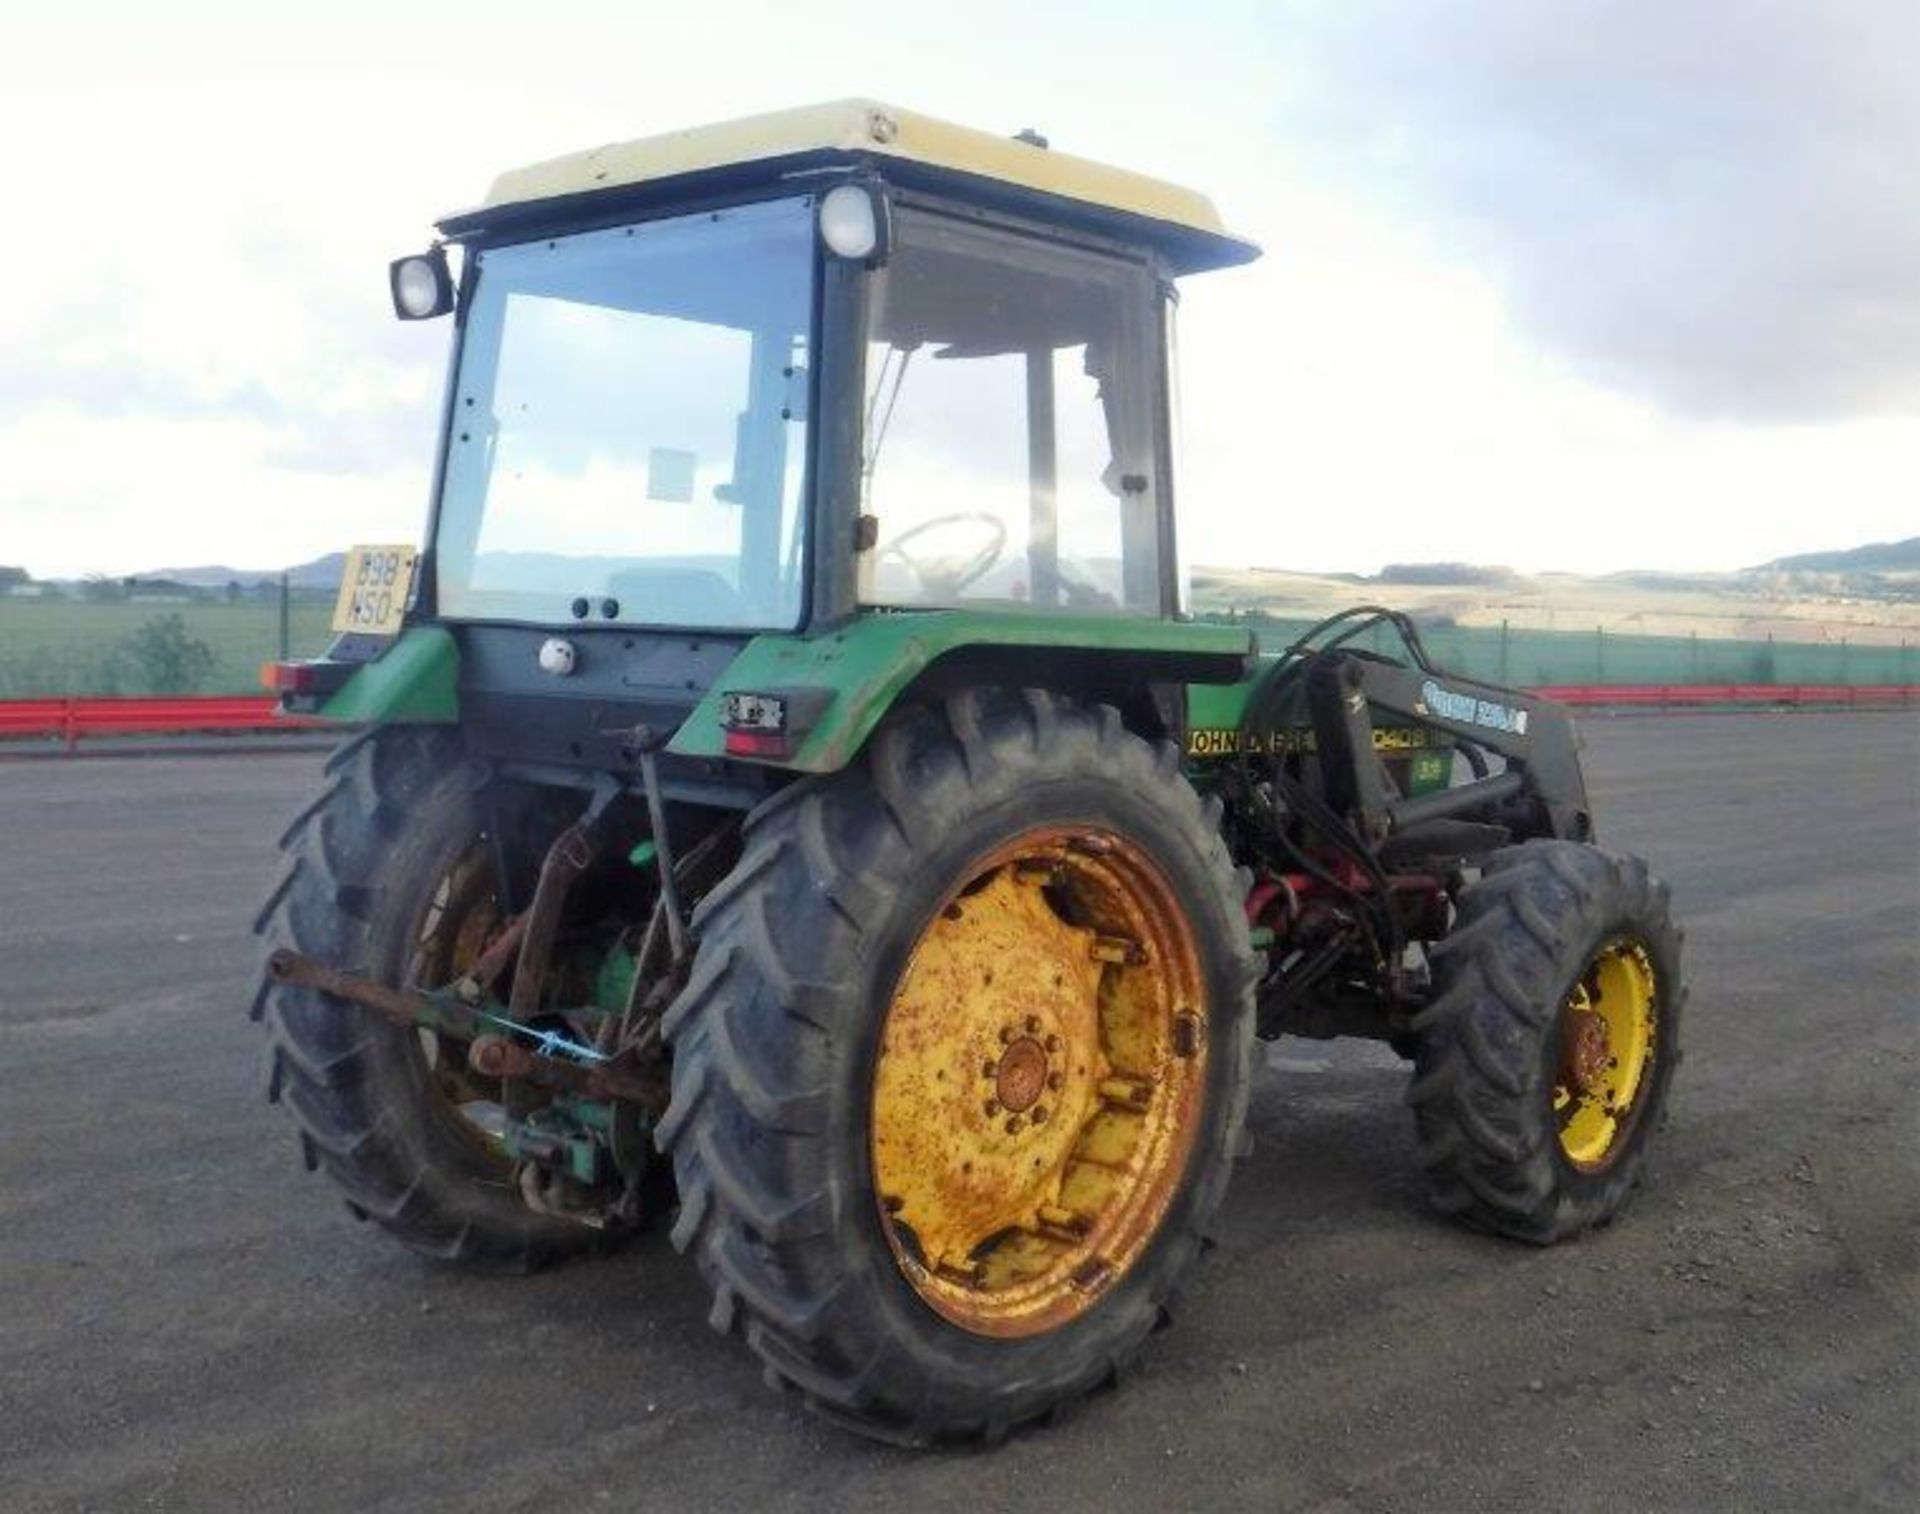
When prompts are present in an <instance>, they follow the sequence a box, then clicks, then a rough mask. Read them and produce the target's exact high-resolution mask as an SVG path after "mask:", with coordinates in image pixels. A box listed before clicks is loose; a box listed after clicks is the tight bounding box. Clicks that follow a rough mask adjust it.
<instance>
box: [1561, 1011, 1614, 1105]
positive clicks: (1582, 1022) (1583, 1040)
mask: <svg viewBox="0 0 1920 1514" xmlns="http://www.w3.org/2000/svg"><path fill="white" fill-rule="evenodd" d="M1561 1055H1562V1061H1561V1068H1560V1077H1561V1079H1562V1081H1563V1082H1565V1083H1566V1084H1567V1085H1568V1086H1569V1087H1571V1088H1572V1089H1574V1090H1575V1091H1576V1092H1578V1093H1592V1092H1593V1090H1594V1089H1595V1088H1597V1087H1598V1086H1599V1084H1600V1080H1601V1078H1603V1077H1604V1076H1605V1075H1606V1072H1607V1064H1608V1062H1609V1061H1610V1060H1611V1057H1612V1053H1611V1052H1610V1050H1609V1048H1608V1045H1607V1022H1606V1020H1605V1019H1604V1018H1603V1017H1602V1016H1600V1015H1598V1014H1595V1013H1594V1012H1593V1011H1592V1010H1590V1009H1570V1010H1568V1011H1567V1023H1566V1027H1565V1029H1564V1031H1563V1033H1562V1045H1561Z"/></svg>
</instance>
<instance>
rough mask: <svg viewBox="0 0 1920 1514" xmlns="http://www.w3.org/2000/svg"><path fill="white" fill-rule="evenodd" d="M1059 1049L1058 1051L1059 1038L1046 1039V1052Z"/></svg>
mask: <svg viewBox="0 0 1920 1514" xmlns="http://www.w3.org/2000/svg"><path fill="white" fill-rule="evenodd" d="M1059 1049H1060V1038H1059V1037H1058V1036H1048V1037H1047V1050H1048V1051H1058V1050H1059Z"/></svg>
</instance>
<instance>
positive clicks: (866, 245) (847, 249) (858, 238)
mask: <svg viewBox="0 0 1920 1514" xmlns="http://www.w3.org/2000/svg"><path fill="white" fill-rule="evenodd" d="M820 240H821V241H823V242H825V243H826V244H827V248H828V250H829V251H831V252H833V253H835V254H837V255H838V256H840V257H843V258H870V257H872V256H873V250H874V248H876V247H878V246H879V245H880V221H879V217H878V215H877V214H876V212H875V209H874V204H873V196H872V195H871V194H870V193H868V192H867V190H866V189H864V188H863V187H862V186H860V185H858V184H840V185H836V186H835V187H834V188H832V189H829V190H828V191H827V192H826V193H825V194H824V195H822V196H821V198H820Z"/></svg>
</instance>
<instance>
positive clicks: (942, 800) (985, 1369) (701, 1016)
mask: <svg viewBox="0 0 1920 1514" xmlns="http://www.w3.org/2000/svg"><path fill="white" fill-rule="evenodd" d="M1243 893H1244V888H1243V886H1242V884H1241V883H1240V881H1239V880H1238V879H1237V878H1236V875H1235V872H1234V868H1233V865H1232V863H1231V862H1230V860H1229V858H1228V855H1227V852H1226V848H1225V846H1224V843H1223V841H1222V839H1221V835H1220V831H1219V825H1218V815H1217V813H1216V812H1214V811H1213V810H1211V809H1210V808H1209V807H1208V806H1207V805H1205V804H1203V803H1202V801H1201V800H1200V798H1199V796H1198V795H1197V794H1195V792H1194V791H1193V789H1192V788H1191V787H1190V786H1189V785H1188V784H1187V782H1186V781H1185V779H1184V778H1183V777H1182V776H1181V773H1180V768H1179V760H1178V755H1177V753H1176V751H1175V749H1174V748H1173V747H1172V746H1170V745H1163V746H1161V747H1160V748H1158V749H1156V748H1155V747H1153V746H1151V745H1149V744H1148V743H1147V742H1145V741H1143V740H1142V739H1141V738H1139V737H1138V736H1135V735H1133V734H1131V733H1130V732H1128V731H1127V730H1126V729H1125V728H1124V727H1123V726H1122V724H1121V722H1120V719H1119V717H1118V715H1117V714H1116V713H1115V712H1114V711H1113V710H1111V709H1107V708H1101V709H1097V710H1095V709H1086V708H1082V707H1080V706H1077V705H1074V704H1071V703H1069V702H1067V701H1065V700H1062V699H1059V698H1057V697H1054V696H1052V695H1048V694H1044V693H1034V692H1028V693H1025V694H1018V693H1014V692H1012V691H1004V692H1003V691H992V692H970V693H966V694H962V695H960V696H957V697H956V698H954V699H953V700H952V701H951V702H950V703H949V704H948V705H947V706H946V707H945V708H944V709H943V710H934V711H922V712H917V713H915V714H912V715H910V716H907V717H906V718H904V719H902V720H900V721H898V722H896V723H894V724H893V725H892V726H890V727H889V728H886V729H883V730H882V731H881V732H880V733H879V734H878V735H877V736H876V738H875V739H874V741H873V743H872V744H871V747H870V750H869V753H868V755H867V757H866V759H865V760H864V761H863V762H862V763H861V764H860V765H859V766H858V767H857V768H854V769H851V770H849V771H847V772H845V773H842V774H840V775H837V776H835V777H833V778H830V779H826V780H815V781H805V782H802V783H800V784H797V785H795V786H794V787H792V788H789V789H787V790H785V791H784V792H783V793H782V794H780V795H779V796H777V797H776V798H774V799H773V800H771V801H769V802H768V803H767V804H766V805H764V806H763V807H762V808H761V809H760V810H759V811H757V812H756V813H755V814H754V815H753V816H752V817H750V819H749V820H748V822H747V829H746V838H745V849H744V852H743V855H742V857H741V860H740V863H739V865H738V867H737V868H736V869H735V871H734V873H733V874H732V876H731V877H730V878H729V879H727V880H726V881H725V882H723V883H722V884H721V885H720V886H719V887H718V888H716V889H715V890H714V891H713V892H712V893H711V894H710V895H709V896H708V897H707V899H706V901H705V902H704V903H703V905H702V906H701V910H700V914H699V916H698V919H697V924H698V926H699V928H700V931H701V944H700V949H699V955H698V957H697V959H696V961H695V964H694V968H693V972H692V976H691V978H690V980H689V983H688V986H687V988H686V990H685V992H684V993H683V994H682V995H681V997H680V998H679V999H678V1000H677V1001H676V1003H675V1004H674V1006H673V1008H672V1009H671V1010H670V1011H669V1014H668V1016H667V1020H666V1025H665V1029H666V1033H667V1035H668V1036H669V1038H670V1039H671V1041H672V1044H673V1051H674V1061H673V1101H672V1104H671V1106H670V1108H669V1109H668V1112H667V1115H666V1117H665V1119H664V1120H663V1121H662V1123H661V1126H660V1130H659V1135H660V1140H661V1143H662V1145H663V1146H664V1147H665V1148H666V1149H668V1150H670V1151H671V1153H672V1155H673V1159H674V1167H675V1173H676V1176H677V1178H678V1181H679V1188H680V1196H681V1212H680V1216H679V1220H678V1222H677V1224H676V1226H675V1228H674V1239H675V1242H676V1244H678V1245H679V1246H680V1247H681V1248H682V1249H684V1250H690V1251H692V1252H693V1254H694V1255H695V1257H696V1258H697V1260H698V1262H699V1264H700V1267H701V1269H702V1271H703V1273H704V1274H705V1276H706V1278H707V1280H708V1282H709V1283H710V1285H711V1286H712V1288H713V1290H714V1308H713V1316H712V1317H713V1321H714V1323H715V1324H716V1325H717V1326H718V1327H719V1328H721V1329H723V1330H727V1331H732V1332H737V1333H739V1334H742V1335H744V1336H745V1338H746V1340H747V1343H748V1344H749V1346H751V1347H752V1349H753V1350H754V1351H755V1352H756V1353H757V1354H758V1355H759V1356H760V1358H761V1360H762V1361H763V1362H764V1363H765V1365H766V1367H767V1369H768V1375H769V1378H770V1379H771V1380H772V1381H773V1382H775V1383H776V1384H779V1385H784V1386H789V1387H792V1388H795V1389H797V1390H798V1391H799V1392H800V1393H801V1394H802V1395H803V1397H804V1398H805V1400H806V1402H807V1403H808V1405H809V1406H810V1407H812V1408H814V1409H816V1410H817V1411H819V1412H821V1413H823V1414H825V1415H827V1416H828V1417H830V1418H834V1419H837V1420H839V1421H841V1422H843V1423H846V1424H848V1425H849V1426H851V1427H852V1428H854V1429H857V1430H859V1431H861V1432H863V1433H866V1434H869V1435H874V1436H878V1437H880V1438H884V1439H890V1440H897V1441H902V1442H907V1443H913V1444H924V1443H927V1442H930V1441H935V1440H953V1439H976V1438H984V1439H987V1440H994V1439H998V1438H999V1437H1000V1436H1002V1435H1004V1434H1005V1433H1007V1432H1008V1431H1009V1430H1011V1429H1013V1428H1016V1427H1017V1426H1019V1425H1021V1424H1022V1423H1024V1422H1026V1421H1029V1420H1032V1419H1034V1418H1036V1417H1037V1416H1040V1415H1042V1414H1045V1413H1048V1412H1049V1411H1051V1410H1054V1409H1055V1408H1057V1407H1059V1406H1061V1405H1062V1404H1064V1403H1066V1402H1068V1401H1071V1400H1073V1399H1076V1398H1078V1397H1079V1396H1080V1395H1082V1394H1084V1393H1086V1392H1087V1391H1089V1390H1090V1389H1092V1388H1094V1387H1096V1386H1098V1385H1100V1384H1101V1383H1103V1382H1106V1381H1108V1380H1110V1379H1112V1378H1113V1377H1114V1376H1115V1375H1116V1374H1117V1373H1118V1372H1119V1370H1120V1369H1121V1367H1122V1366H1123V1365H1124V1364H1125V1363H1126V1362H1127V1361H1128V1359H1129V1358H1130V1357H1131V1356H1132V1355H1133V1353H1134V1352H1135V1351H1136V1350H1137V1349H1138V1348H1139V1346H1140V1345H1141V1343H1142V1342H1143V1341H1144V1340H1145V1338H1146V1336H1147V1335H1148V1333H1149V1332H1150V1331H1152V1330H1153V1328H1154V1327H1155V1326H1156V1325H1157V1324H1159V1323H1161V1322H1162V1321H1163V1320H1164V1319H1165V1318H1166V1317H1167V1313H1168V1309H1169V1307H1170V1303H1171V1299H1172V1296H1173V1292H1174V1289H1175V1287H1176V1286H1177V1285H1178V1283H1179V1282H1180V1280H1181V1278H1182V1277H1183V1275H1184V1274H1185V1273H1186V1272H1187V1270H1188V1268H1189V1266H1190V1265H1191V1264H1192V1263H1193V1261H1194V1260H1195V1259H1196V1257H1197V1256H1198V1254H1199V1252H1200V1250H1201V1248H1202V1242H1203V1240H1204V1238H1205V1236H1206V1233H1207V1228H1208V1226H1209V1224H1210V1223H1211V1221H1212V1219H1213V1216H1214V1213H1215V1211H1216V1210H1217V1209H1218V1207H1219V1204H1220V1201H1221V1198H1222V1195H1223V1194H1224V1191H1225V1187H1226V1180H1227V1174H1228V1168H1229V1165H1230V1163H1229V1158H1230V1157H1231V1156H1232V1155H1233V1154H1234V1153H1235V1150H1236V1148H1237V1146H1238V1145H1239V1144H1240V1142H1241V1140H1242V1132H1243V1129H1244V1123H1245V1115H1246V1102H1247V1092H1248V1084H1249V1078H1250V1068H1251V1050H1252V1039H1251V1038H1252V1028H1253V1020H1252V997H1251V990H1252V985H1253V981H1254V976H1255V967H1254V962H1253V958H1252V953H1251V950H1250V948H1249V945H1248V932H1247V929H1246V922H1245V917H1244V915H1243V913H1242V908H1241V899H1242V896H1243Z"/></svg>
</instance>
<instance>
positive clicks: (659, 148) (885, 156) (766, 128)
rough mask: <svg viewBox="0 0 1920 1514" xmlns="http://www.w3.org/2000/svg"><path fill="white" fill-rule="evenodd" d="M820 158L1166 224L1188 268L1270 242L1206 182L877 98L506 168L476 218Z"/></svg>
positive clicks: (1251, 252) (1254, 251)
mask: <svg viewBox="0 0 1920 1514" xmlns="http://www.w3.org/2000/svg"><path fill="white" fill-rule="evenodd" d="M817 155H826V156H830V157H831V156H845V157H859V156H870V157H872V158H874V159H876V160H882V162H883V167H882V172H883V173H884V160H898V161H900V162H902V163H908V164H915V165H919V166H920V167H922V168H926V169H932V170H935V171H936V172H938V171H944V172H947V173H951V174H956V175H966V176H970V177H972V178H974V179H982V180H987V181H991V182H992V183H993V184H997V185H1004V186H1010V187H1011V188H1013V189H1015V190H1024V191H1027V192H1030V193H1033V194H1038V195H1045V196H1050V197H1053V198H1055V199H1059V200H1065V201H1069V202H1074V203H1077V204H1079V205H1083V206H1087V207H1091V208H1093V209H1094V210H1096V211H1105V212H1109V213H1117V214H1118V215H1120V216H1124V217H1127V218H1130V219H1138V220H1141V221H1146V222H1153V223H1158V224H1159V225H1160V226H1164V227H1166V228H1167V229H1168V230H1169V231H1170V232H1171V233H1172V234H1173V239H1174V240H1175V241H1176V242H1177V243H1179V244H1180V245H1181V246H1182V247H1183V248H1184V249H1186V252H1187V255H1186V256H1183V257H1180V258H1179V259H1178V260H1177V261H1178V262H1180V263H1182V264H1184V265H1185V267H1186V269H1197V268H1204V267H1222V266H1226V265H1228V264H1233V263H1243V262H1247V261H1248V260H1250V259H1252V258H1255V257H1257V256H1259V248H1258V247H1256V246H1255V245H1254V244H1253V243H1251V242H1248V241H1246V240H1244V239H1242V238H1239V237H1235V236H1233V235H1232V234H1231V233H1230V232H1229V231H1228V230H1227V229H1226V226H1225V225H1224V223H1223V222H1222V221H1221V219H1220V213H1219V212H1218V211H1217V210H1216V209H1215V208H1214V205H1213V202H1212V201H1211V200H1210V199H1208V198H1207V197H1206V196H1205V195H1203V194H1200V193H1198V192H1197V191H1195V190H1191V189H1185V188H1182V187H1181V186H1180V185H1177V184H1170V183H1167V182H1166V181H1164V180H1161V179H1152V178H1148V177H1147V176H1146V175H1144V174H1137V173H1132V172H1129V171H1128V170H1126V169H1123V168H1113V167H1110V166H1108V165H1107V164H1104V163H1095V162H1093V161H1091V160H1090V159H1087V158H1079V157H1075V156H1073V155H1072V154H1070V153H1063V152H1054V151H1053V150H1051V149H1050V148H1046V147H1041V146H1039V145H1037V144H1036V143H1033V142H1029V141H1023V140H1020V139H1019V138H1014V137H1000V136H995V135H993V134H992V133H990V132H984V131H975V130H973V129H972V128H970V127H965V126H955V125H952V124H950V123H948V122H945V121H937V120H935V119H933V118H932V117H931V116H923V115H918V114H916V113H915V112H913V111H909V110H900V109H897V108H896V107H894V106H891V105H882V104H880V103H878V102H876V101H873V100H839V101H835V102H833V103H831V104H826V105H808V106H803V107H801V108H799V109H796V110H782V111H774V112H771V113H769V114H766V115H759V116H747V117H743V118H742V119H740V120H736V121H725V122H721V123H719V124H717V125H712V126H699V127H694V128H692V129H690V130H686V131H674V132H667V133H665V134H664V135H661V136H657V137H643V138H641V139H640V140H638V141H635V142H621V143H616V144H613V145H610V146H606V147H596V148H593V149H591V150H590V151H587V152H578V153H569V154H568V155H567V156H565V157H561V158H551V159H549V160H548V161H546V162H544V163H535V164H532V165H530V166H528V167H526V168H517V169H513V170H511V171H510V172H507V173H503V174H501V175H500V176H499V177H498V178H497V179H495V180H494V181H493V187H492V189H491V190H489V191H488V194H487V198H486V200H485V202H484V203H483V205H482V206H481V207H480V208H479V210H478V211H477V212H474V213H473V215H474V216H476V217H485V216H486V214H487V212H489V211H497V210H500V209H502V208H505V207H511V206H523V205H532V204H536V203H538V202H541V201H546V200H554V199H560V198H565V197H571V196H576V195H587V194H595V193H599V192H604V191H613V190H619V189H623V188H625V189H632V188H637V187H639V186H643V185H649V184H654V183H657V182H659V181H662V180H669V179H676V178H681V177H684V176H689V175H697V174H702V173H707V172H712V171H714V170H720V169H729V168H740V167H743V166H746V165H750V164H756V163H773V162H777V161H780V160H787V159H805V158H807V157H809V156H817ZM469 218H470V217H469V216H462V217H459V218H458V219H460V220H462V221H465V220H468V219H469Z"/></svg>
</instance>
